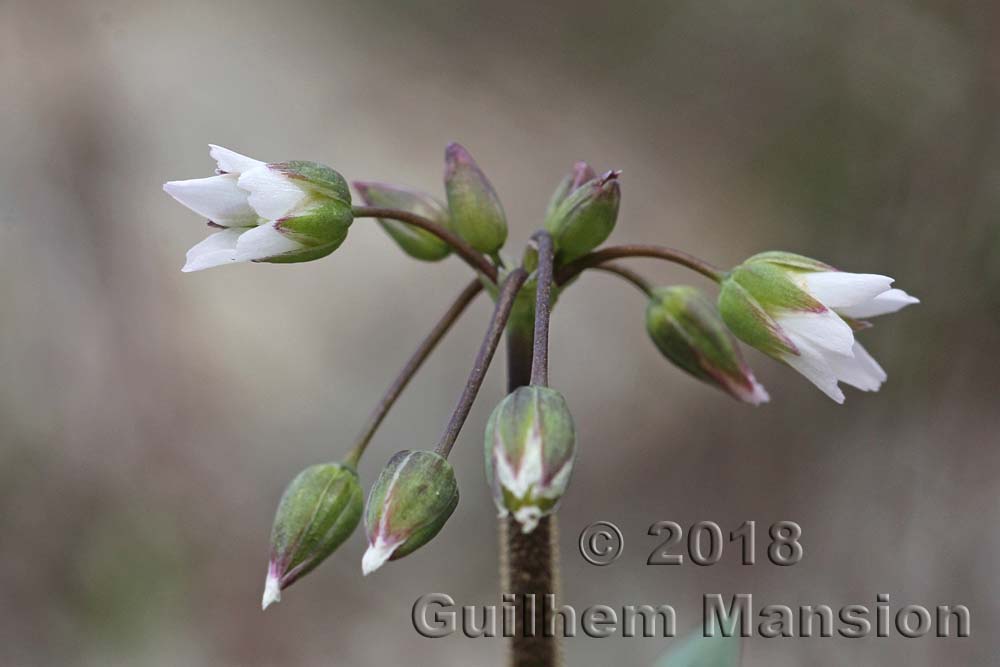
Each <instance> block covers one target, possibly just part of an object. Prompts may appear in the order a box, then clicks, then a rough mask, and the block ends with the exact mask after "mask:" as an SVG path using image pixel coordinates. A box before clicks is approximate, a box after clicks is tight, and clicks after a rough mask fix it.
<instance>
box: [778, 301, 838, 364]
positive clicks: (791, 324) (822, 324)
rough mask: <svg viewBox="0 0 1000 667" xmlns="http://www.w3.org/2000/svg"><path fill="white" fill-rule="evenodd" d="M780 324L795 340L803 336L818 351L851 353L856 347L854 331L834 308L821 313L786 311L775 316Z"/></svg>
mask: <svg viewBox="0 0 1000 667" xmlns="http://www.w3.org/2000/svg"><path fill="white" fill-rule="evenodd" d="M775 320H776V321H777V323H778V326H780V327H781V329H782V330H783V331H784V332H785V335H787V336H788V337H789V338H792V339H793V341H795V344H796V345H798V341H797V340H795V339H796V338H802V339H805V340H806V341H808V342H809V343H810V344H811V345H812V346H813V347H815V348H816V349H817V351H823V350H829V351H831V352H837V353H839V354H847V355H850V354H851V349H852V348H853V347H854V332H853V331H851V327H850V326H848V324H847V322H845V321H844V320H843V319H841V317H840V315H837V313H835V312H833V311H832V310H824V311H822V312H819V313H815V312H809V311H805V312H803V311H785V312H781V313H778V314H777V315H776V316H775Z"/></svg>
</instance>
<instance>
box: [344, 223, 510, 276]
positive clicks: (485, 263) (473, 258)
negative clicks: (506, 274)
mask: <svg viewBox="0 0 1000 667" xmlns="http://www.w3.org/2000/svg"><path fill="white" fill-rule="evenodd" d="M351 210H352V212H353V213H354V217H355V218H382V219H385V220H398V221H399V222H405V223H406V224H408V225H413V226H414V227H419V228H420V229H424V230H426V231H428V232H430V233H431V234H433V235H434V236H436V237H438V238H439V239H441V240H442V241H444V242H445V243H447V244H448V245H450V246H451V248H452V250H454V251H455V253H456V254H457V255H458V256H459V257H461V258H462V259H463V260H465V262H466V264H468V265H469V266H471V267H472V268H473V269H475V270H476V271H478V272H479V273H482V274H483V275H485V276H486V277H487V278H489V279H490V282H492V283H494V284H496V281H497V267H495V266H493V264H491V263H490V261H489V260H488V259H486V257H485V256H483V255H482V254H481V253H479V252H477V251H476V249H475V248H473V247H472V246H471V245H469V244H468V243H467V242H466V241H465V239H463V238H462V237H460V236H458V235H457V234H455V233H454V232H452V231H451V230H450V229H446V228H444V227H442V226H441V225H439V224H437V223H436V222H434V221H433V220H428V219H427V218H425V217H423V216H422V215H417V214H416V213H410V212H409V211H403V210H399V209H395V208H381V207H378V206H354V207H353V208H352V209H351Z"/></svg>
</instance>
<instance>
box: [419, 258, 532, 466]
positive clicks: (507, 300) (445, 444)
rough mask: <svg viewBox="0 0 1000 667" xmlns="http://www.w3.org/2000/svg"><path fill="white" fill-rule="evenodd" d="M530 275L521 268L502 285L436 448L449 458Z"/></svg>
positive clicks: (511, 273) (511, 274)
mask: <svg viewBox="0 0 1000 667" xmlns="http://www.w3.org/2000/svg"><path fill="white" fill-rule="evenodd" d="M527 277H528V273H527V271H525V270H524V269H522V268H517V269H514V270H513V271H511V272H510V273H509V274H508V275H507V278H506V279H504V281H503V284H501V286H500V293H499V294H498V295H497V305H496V307H495V308H494V309H493V316H492V317H491V318H490V325H489V327H488V328H487V329H486V336H485V337H484V338H483V344H482V345H481V346H480V347H479V354H478V355H476V361H475V363H474V364H473V365H472V372H471V373H470V374H469V380H468V381H467V382H466V383H465V389H464V390H463V391H462V395H461V397H459V399H458V405H457V406H455V412H454V413H452V415H451V421H449V422H448V426H447V427H446V428H445V430H444V433H443V434H442V435H441V441H440V442H439V443H438V446H437V448H436V450H435V451H437V453H438V454H440V455H441V456H443V457H445V458H448V454H450V453H451V448H452V447H454V446H455V441H456V440H457V439H458V434H459V432H460V431H461V430H462V426H464V425H465V420H466V418H468V416H469V410H471V409H472V404H473V403H474V402H475V400H476V395H477V394H478V393H479V388H480V387H481V386H482V385H483V378H484V377H486V371H487V369H489V367H490V362H491V361H493V354H494V353H495V352H496V351H497V345H499V344H500V337H501V336H502V335H503V329H504V325H506V324H507V318H508V317H510V309H511V308H512V307H513V306H514V299H515V298H516V297H517V293H518V291H519V290H520V289H521V285H523V284H524V281H525V279H526V278H527Z"/></svg>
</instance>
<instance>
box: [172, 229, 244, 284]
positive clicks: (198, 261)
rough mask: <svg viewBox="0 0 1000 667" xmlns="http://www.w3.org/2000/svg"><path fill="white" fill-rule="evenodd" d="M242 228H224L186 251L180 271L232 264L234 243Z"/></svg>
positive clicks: (234, 250) (234, 253)
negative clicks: (184, 262)
mask: <svg viewBox="0 0 1000 667" xmlns="http://www.w3.org/2000/svg"><path fill="white" fill-rule="evenodd" d="M244 231H245V230H243V229H226V230H223V231H221V232H216V233H215V234H212V235H211V236H209V237H208V238H207V239H205V240H204V241H202V242H201V243H199V244H198V245H196V246H194V247H193V248H191V249H190V250H188V251H187V263H186V264H185V265H184V268H183V269H181V271H184V272H185V273H188V272H191V271H201V270H202V269H210V268H212V267H213V266H222V265H223V264H232V263H234V262H238V261H240V260H237V259H236V243H237V240H238V239H239V238H240V235H242V234H243V232H244Z"/></svg>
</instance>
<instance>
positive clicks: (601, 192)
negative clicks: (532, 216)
mask: <svg viewBox="0 0 1000 667" xmlns="http://www.w3.org/2000/svg"><path fill="white" fill-rule="evenodd" d="M620 175H621V172H620V171H609V172H607V173H605V174H604V175H603V176H600V177H598V178H594V179H591V180H590V181H587V182H586V183H584V184H583V185H581V186H580V187H578V188H576V189H575V190H574V191H573V192H571V193H570V194H569V195H567V196H566V198H565V199H563V200H562V201H561V202H560V203H559V205H558V206H556V208H555V210H554V211H552V212H551V213H550V214H549V216H548V217H547V218H546V220H545V229H546V230H547V231H548V232H549V233H550V234H552V238H553V240H554V241H555V244H556V250H557V257H558V261H559V262H560V263H561V264H565V263H567V262H572V261H573V260H574V259H576V258H578V257H582V256H583V255H586V254H587V253H588V252H590V251H591V250H593V249H594V248H596V247H597V246H599V245H601V244H602V243H604V241H605V240H606V239H607V238H608V236H610V235H611V231H612V230H613V229H614V228H615V221H616V220H617V219H618V204H619V202H620V201H621V188H620V187H619V185H618V177H619V176H620Z"/></svg>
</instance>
